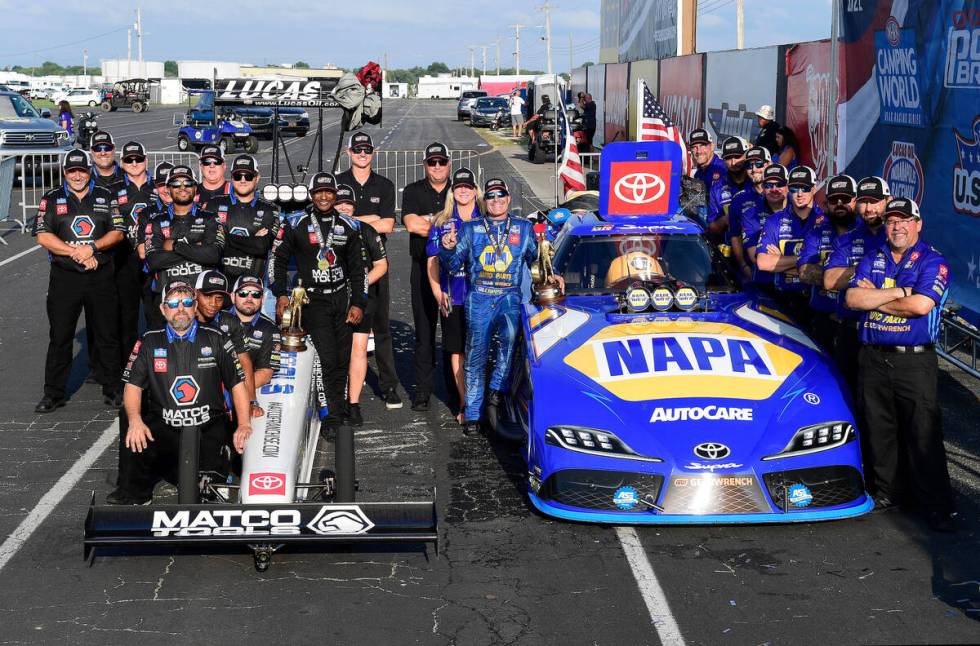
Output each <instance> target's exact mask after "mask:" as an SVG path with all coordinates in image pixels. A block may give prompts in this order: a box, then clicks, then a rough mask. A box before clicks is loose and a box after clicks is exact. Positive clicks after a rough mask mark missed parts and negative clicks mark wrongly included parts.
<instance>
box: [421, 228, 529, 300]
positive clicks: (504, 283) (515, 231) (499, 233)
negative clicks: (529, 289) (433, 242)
mask: <svg viewBox="0 0 980 646" xmlns="http://www.w3.org/2000/svg"><path fill="white" fill-rule="evenodd" d="M508 222H509V224H508ZM488 226H489V229H490V230H489V231H488V230H487V227H488ZM505 227H507V229H506V230H505ZM456 235H457V243H456V247H455V248H454V249H440V252H439V259H440V263H441V264H442V265H444V266H445V267H446V268H447V271H449V272H450V273H454V272H456V271H458V270H459V269H460V268H463V267H465V271H466V276H467V287H468V289H469V290H470V291H471V292H476V293H479V294H489V295H503V294H506V293H509V292H517V293H521V290H522V287H523V284H522V280H523V278H524V274H525V273H527V267H528V265H530V264H531V263H532V262H533V261H534V259H535V258H536V257H537V255H538V239H537V236H535V234H534V228H533V225H532V224H531V222H530V221H529V220H525V219H523V218H515V217H510V218H507V219H503V220H490V219H488V218H479V219H475V220H470V221H469V222H464V223H463V227H462V229H461V230H459V231H458V232H457V234H456ZM494 240H496V241H498V242H501V243H502V244H501V245H500V246H499V247H495V245H494Z"/></svg>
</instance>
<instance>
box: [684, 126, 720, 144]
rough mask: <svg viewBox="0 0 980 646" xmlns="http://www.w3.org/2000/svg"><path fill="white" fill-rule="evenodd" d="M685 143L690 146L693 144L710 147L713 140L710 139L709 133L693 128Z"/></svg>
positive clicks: (702, 129)
mask: <svg viewBox="0 0 980 646" xmlns="http://www.w3.org/2000/svg"><path fill="white" fill-rule="evenodd" d="M687 143H688V144H689V145H691V146H693V145H694V144H708V145H709V146H710V145H711V144H713V143H714V140H713V139H712V138H711V133H710V132H708V131H707V130H705V129H704V128H695V129H694V130H692V131H691V133H690V134H689V135H688V136H687Z"/></svg>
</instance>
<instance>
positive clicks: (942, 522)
mask: <svg viewBox="0 0 980 646" xmlns="http://www.w3.org/2000/svg"><path fill="white" fill-rule="evenodd" d="M957 517H958V514H957V513H956V512H949V511H939V510H934V511H930V512H929V514H928V515H927V516H926V522H928V523H929V529H931V530H932V531H934V532H942V533H943V534H953V533H955V532H956V519H957Z"/></svg>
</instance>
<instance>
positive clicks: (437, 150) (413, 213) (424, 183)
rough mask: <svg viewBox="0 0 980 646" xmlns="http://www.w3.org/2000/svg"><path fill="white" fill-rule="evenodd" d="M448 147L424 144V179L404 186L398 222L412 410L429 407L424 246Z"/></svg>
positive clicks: (430, 311)
mask: <svg viewBox="0 0 980 646" xmlns="http://www.w3.org/2000/svg"><path fill="white" fill-rule="evenodd" d="M449 166H450V162H449V150H448V149H447V148H446V147H445V146H444V145H443V144H441V143H439V142H438V141H436V142H433V143H431V144H429V145H428V146H426V147H425V179H421V180H419V181H417V182H413V183H411V184H409V185H408V186H406V187H405V192H404V193H403V194H402V223H403V224H404V225H405V228H406V229H408V231H409V234H410V235H409V252H410V255H411V257H412V272H411V276H410V279H411V286H412V322H413V324H414V326H415V353H414V356H413V359H414V361H415V393H414V395H413V396H412V410H416V411H425V410H429V397H430V395H431V394H432V388H433V373H434V372H435V365H436V325H437V324H438V321H439V304H438V303H437V302H436V299H435V296H434V295H433V293H432V288H431V287H430V286H429V269H428V262H429V257H428V255H427V254H426V252H425V246H426V243H427V242H428V239H429V232H430V231H431V230H432V221H433V220H434V219H435V217H436V215H437V214H438V213H440V212H442V210H443V209H444V208H445V206H446V196H447V194H448V193H449Z"/></svg>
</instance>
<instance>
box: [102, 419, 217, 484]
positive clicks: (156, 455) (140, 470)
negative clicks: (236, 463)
mask: <svg viewBox="0 0 980 646" xmlns="http://www.w3.org/2000/svg"><path fill="white" fill-rule="evenodd" d="M143 422H144V423H145V424H146V425H147V426H148V427H149V429H150V433H151V434H152V435H153V441H152V442H147V447H146V449H144V450H143V452H142V453H134V452H133V451H132V450H130V449H127V448H126V447H125V446H120V449H119V487H120V489H122V490H123V492H124V493H126V494H128V495H130V496H132V497H134V498H139V499H143V498H149V497H152V496H153V488H154V487H155V486H156V484H157V483H158V482H160V480H161V479H163V480H166V481H167V482H169V483H170V484H172V485H176V484H177V476H178V468H179V464H180V433H181V429H178V428H174V427H173V426H168V425H167V424H165V423H164V422H163V418H161V417H160V416H159V415H155V414H152V413H150V414H146V413H144V415H143ZM227 428H228V419H227V417H225V415H223V414H219V415H218V416H217V417H213V418H212V419H211V420H210V421H209V422H208V423H207V424H205V425H204V426H202V427H201V453H200V458H201V462H200V465H199V467H198V470H199V471H217V472H218V473H224V472H226V470H227V468H228V464H227V459H226V458H225V457H224V453H225V452H224V451H223V447H224V445H225V436H226V433H227ZM127 430H128V429H122V428H121V429H120V432H121V434H122V437H123V438H125V437H126V432H127ZM124 441H125V440H124Z"/></svg>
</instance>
